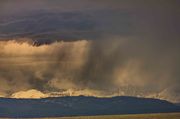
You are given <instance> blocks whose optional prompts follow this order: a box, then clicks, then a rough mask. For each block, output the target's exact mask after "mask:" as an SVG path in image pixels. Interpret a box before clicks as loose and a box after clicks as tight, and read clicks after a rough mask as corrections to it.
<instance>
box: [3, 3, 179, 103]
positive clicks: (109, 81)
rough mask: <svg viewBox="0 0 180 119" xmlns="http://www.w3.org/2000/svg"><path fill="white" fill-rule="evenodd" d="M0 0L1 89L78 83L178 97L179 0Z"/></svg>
mask: <svg viewBox="0 0 180 119" xmlns="http://www.w3.org/2000/svg"><path fill="white" fill-rule="evenodd" d="M17 1H19V2H17ZM0 3H1V6H2V7H0V10H1V11H0V18H1V19H0V26H1V27H0V38H1V40H2V41H3V42H1V44H0V48H1V50H0V57H1V58H0V78H1V84H3V87H1V88H0V95H6V96H9V95H11V94H12V93H15V92H18V91H21V90H29V89H37V90H40V91H42V92H44V93H45V92H52V91H62V90H66V91H67V90H69V89H72V90H78V91H80V90H81V91H82V92H83V91H84V92H85V93H88V94H91V95H93V94H94V95H96V96H97V95H98V96H99V95H103V96H107V95H120V94H121V95H132V96H143V97H157V98H163V99H168V100H171V101H179V96H178V94H179V86H178V84H179V83H180V80H179V79H180V75H179V70H180V64H179V60H180V55H179V51H180V48H179V44H180V41H179V38H180V37H179V30H180V29H179V26H180V24H179V22H178V21H179V19H180V17H179V6H178V4H177V3H178V1H176V0H172V1H161V0H160V1H158V2H157V1H155V0H153V1H152V0H151V1H146V2H145V1H143V0H137V1H132V0H126V1H125V0H124V1H119V0H112V1H109V0H83V1H82V0H77V1H71V2H67V1H66V0H62V1H56V0H55V1H53V2H52V1H50V0H44V1H42V0H38V1H37V2H33V1H21V0H16V1H13V2H12V1H6V2H5V1H0ZM19 3H21V7H17V6H19ZM27 13H28V14H27ZM23 37H26V38H28V39H26V38H23ZM7 39H9V40H7ZM83 39H84V40H83ZM70 41H71V42H70ZM96 91H100V92H98V93H97V92H96ZM82 92H81V94H82ZM90 92H91V93H90ZM92 92H93V93H92ZM78 93H79V92H78Z"/></svg>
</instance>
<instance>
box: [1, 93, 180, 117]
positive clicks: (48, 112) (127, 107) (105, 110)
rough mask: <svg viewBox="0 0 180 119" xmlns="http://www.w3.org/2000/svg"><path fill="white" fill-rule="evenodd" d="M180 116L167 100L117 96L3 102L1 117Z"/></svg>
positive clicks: (4, 100) (7, 99)
mask: <svg viewBox="0 0 180 119" xmlns="http://www.w3.org/2000/svg"><path fill="white" fill-rule="evenodd" d="M166 112H180V106H177V105H175V104H173V103H170V102H168V101H165V100H159V99H152V98H138V97H130V96H116V97H111V98H109V97H108V98H97V97H92V96H88V97H87V96H65V97H48V98H42V99H13V98H0V117H8V118H9V117H12V118H26V117H28V118H34V117H36V118H39V117H62V116H87V115H113V114H144V113H166Z"/></svg>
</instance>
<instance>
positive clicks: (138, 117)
mask: <svg viewBox="0 0 180 119" xmlns="http://www.w3.org/2000/svg"><path fill="white" fill-rule="evenodd" d="M44 119H180V113H161V114H132V115H107V116H79V117H59V118H58V117H57V118H44Z"/></svg>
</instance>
